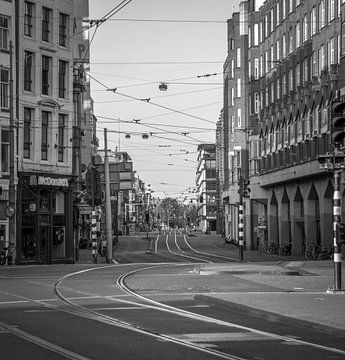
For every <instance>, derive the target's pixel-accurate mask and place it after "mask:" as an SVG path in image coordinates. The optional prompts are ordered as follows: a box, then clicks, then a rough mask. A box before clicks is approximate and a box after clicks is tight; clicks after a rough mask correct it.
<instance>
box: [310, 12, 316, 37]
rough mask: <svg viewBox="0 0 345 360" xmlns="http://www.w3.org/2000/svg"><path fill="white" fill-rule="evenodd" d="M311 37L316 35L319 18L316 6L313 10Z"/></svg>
mask: <svg viewBox="0 0 345 360" xmlns="http://www.w3.org/2000/svg"><path fill="white" fill-rule="evenodd" d="M310 21H311V36H313V35H315V34H316V22H317V18H316V6H314V7H313V8H312V9H311V19H310Z"/></svg>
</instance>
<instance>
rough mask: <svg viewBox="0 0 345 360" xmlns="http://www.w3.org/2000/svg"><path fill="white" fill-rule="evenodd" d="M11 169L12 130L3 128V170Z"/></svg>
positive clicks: (6, 171) (5, 171) (4, 171)
mask: <svg viewBox="0 0 345 360" xmlns="http://www.w3.org/2000/svg"><path fill="white" fill-rule="evenodd" d="M9 171H10V132H9V130H7V129H2V130H1V172H2V173H8V172H9Z"/></svg>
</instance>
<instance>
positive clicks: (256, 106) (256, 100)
mask: <svg viewBox="0 0 345 360" xmlns="http://www.w3.org/2000/svg"><path fill="white" fill-rule="evenodd" d="M259 110H260V94H259V93H254V113H255V114H258V113H259Z"/></svg>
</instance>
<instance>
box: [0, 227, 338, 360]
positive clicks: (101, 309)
mask: <svg viewBox="0 0 345 360" xmlns="http://www.w3.org/2000/svg"><path fill="white" fill-rule="evenodd" d="M148 250H150V251H148ZM237 255H238V248H236V247H234V246H232V245H229V244H225V243H224V240H223V239H222V238H221V237H220V236H205V235H201V236H200V235H198V236H191V237H185V236H184V235H175V234H174V233H170V234H169V235H168V234H161V235H158V234H155V235H154V234H150V235H149V238H148V239H147V238H146V236H144V235H139V236H137V237H120V240H119V243H118V245H117V246H116V248H115V256H114V259H115V261H116V262H118V263H117V264H112V265H107V264H105V263H102V262H103V260H104V259H103V258H99V262H98V264H92V256H91V255H90V251H89V250H81V253H80V259H81V261H80V263H79V264H76V265H51V266H11V267H7V268H6V267H1V268H0V282H1V287H0V288H1V290H0V328H1V333H0V344H1V348H2V351H1V353H2V356H3V358H4V359H23V358H25V359H35V360H36V359H102V360H103V359H114V358H117V359H162V358H165V359H177V358H178V359H218V358H222V359H274V360H276V359H305V358H306V357H307V356H308V357H310V358H312V359H343V358H344V356H345V346H344V344H345V342H344V338H345V326H344V324H345V321H344V320H345V319H344V315H343V312H342V311H341V309H343V304H344V296H343V295H341V294H337V295H334V294H327V293H326V290H327V284H329V285H331V284H332V276H333V274H332V263H331V262H330V261H327V262H324V261H319V262H316V261H314V262H304V261H302V260H301V259H291V258H290V257H285V258H283V257H278V256H275V255H273V256H268V255H260V254H259V253H258V252H255V251H245V258H246V259H245V260H249V258H250V262H249V261H245V262H244V263H238V262H237ZM313 314H314V316H313V317H311V315H313ZM332 314H333V315H332Z"/></svg>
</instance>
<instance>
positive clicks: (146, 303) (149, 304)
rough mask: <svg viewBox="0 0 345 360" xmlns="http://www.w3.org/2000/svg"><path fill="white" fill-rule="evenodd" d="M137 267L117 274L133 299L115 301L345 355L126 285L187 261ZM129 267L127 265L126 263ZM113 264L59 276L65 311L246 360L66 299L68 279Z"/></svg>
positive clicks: (233, 359)
mask: <svg viewBox="0 0 345 360" xmlns="http://www.w3.org/2000/svg"><path fill="white" fill-rule="evenodd" d="M136 265H138V266H140V268H138V269H134V270H131V271H128V272H126V273H123V274H121V275H120V276H118V278H117V279H116V284H117V286H118V288H119V289H121V290H122V291H123V292H125V293H126V294H128V295H130V297H129V299H130V300H127V299H126V300H124V299H122V300H121V299H119V298H117V299H116V301H118V302H120V303H121V302H123V303H125V304H131V305H132V306H136V307H140V308H143V309H149V310H151V311H159V312H165V313H168V314H170V315H173V316H180V317H182V318H185V319H189V320H193V321H199V322H203V323H205V324H207V323H208V324H212V325H213V326H219V327H220V328H223V329H224V327H225V328H229V330H230V329H232V331H233V329H237V330H238V331H245V332H248V333H250V334H252V335H253V336H257V337H258V338H260V337H261V338H266V339H267V340H273V341H278V342H284V343H287V344H291V345H303V346H306V347H309V348H314V349H315V350H316V349H317V350H322V351H326V352H328V353H333V354H334V355H335V356H336V355H338V356H339V355H340V356H345V351H343V350H341V349H337V348H333V347H328V346H325V345H321V344H317V343H312V342H309V341H304V340H301V339H296V338H294V337H292V336H291V337H290V336H282V335H277V334H274V333H271V332H267V331H261V330H257V329H255V328H250V327H247V326H242V325H238V324H236V323H232V322H227V321H223V320H220V319H217V318H213V317H209V316H204V315H200V314H197V313H193V312H191V311H187V310H183V309H180V308H176V307H172V306H170V305H167V304H164V303H161V302H158V301H155V300H152V299H149V298H147V297H145V296H143V295H140V294H138V293H136V292H134V291H132V290H131V289H130V288H129V287H128V286H127V285H126V279H127V278H128V277H129V276H131V275H138V274H139V273H140V272H143V271H147V270H152V269H159V268H166V267H167V266H174V267H176V266H188V264H181V263H180V264H172V263H164V264H155V265H150V266H143V264H141V265H140V264H136ZM127 266H128V265H127ZM112 267H117V268H118V267H119V265H113V266H106V267H102V268H91V269H86V270H82V271H78V272H75V273H71V274H68V275H66V276H64V277H62V278H61V279H59V280H58V281H57V282H56V283H55V286H54V290H55V293H56V294H57V296H58V297H59V298H60V299H61V300H63V301H64V302H65V303H67V304H68V305H70V307H67V308H64V309H62V310H63V311H69V312H72V313H73V314H75V315H77V316H83V317H87V318H89V319H92V320H95V321H100V322H103V323H106V324H108V325H113V326H118V327H122V328H125V329H128V330H131V331H134V332H139V333H141V334H144V335H147V336H151V337H154V338H156V339H159V340H164V341H168V342H172V343H175V344H179V345H181V346H184V347H188V348H190V349H194V350H197V351H200V352H203V353H207V354H209V355H212V356H214V357H215V358H221V359H229V360H230V359H231V360H244V359H245V358H243V357H238V356H236V355H232V354H229V353H227V352H223V351H219V350H217V349H214V348H212V346H211V347H208V345H207V344H204V345H203V344H198V343H195V342H193V341H188V339H187V340H186V339H181V338H179V337H177V336H173V335H169V334H166V333H158V332H156V331H152V330H149V329H146V328H145V327H144V326H140V325H135V324H132V323H129V322H126V321H123V320H119V319H117V318H115V317H113V316H109V315H106V314H104V313H101V312H99V311H96V310H93V309H90V308H89V307H87V306H85V305H79V304H77V303H75V302H72V301H71V300H70V299H68V298H66V297H65V296H64V295H63V294H62V291H61V289H62V288H63V283H64V282H65V281H66V280H67V279H69V278H72V277H73V276H78V275H81V274H85V273H86V272H90V271H97V270H101V269H104V268H107V269H109V268H112ZM99 297H100V298H102V296H99ZM104 299H106V297H104Z"/></svg>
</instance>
